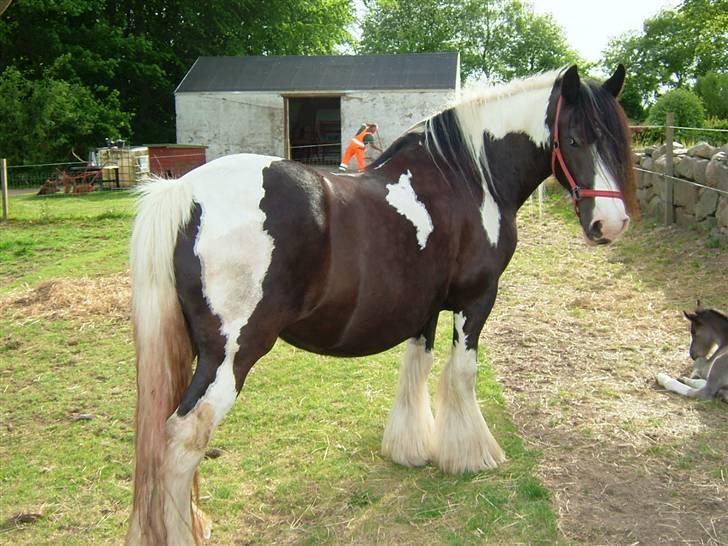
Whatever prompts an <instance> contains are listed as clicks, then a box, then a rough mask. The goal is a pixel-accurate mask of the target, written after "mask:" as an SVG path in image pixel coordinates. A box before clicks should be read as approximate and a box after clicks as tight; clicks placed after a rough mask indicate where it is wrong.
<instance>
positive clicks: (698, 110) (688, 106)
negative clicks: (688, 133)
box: [647, 88, 705, 127]
mask: <svg viewBox="0 0 728 546" xmlns="http://www.w3.org/2000/svg"><path fill="white" fill-rule="evenodd" d="M668 112H674V113H675V125H678V126H681V127H702V126H703V121H704V120H705V110H704V109H703V103H702V102H700V97H698V96H697V95H696V94H695V93H693V92H692V91H688V90H687V89H682V88H679V89H673V90H672V91H668V92H667V93H665V94H664V95H662V96H661V97H660V98H659V99H657V101H656V102H655V104H653V105H652V107H651V108H650V112H649V114H648V115H647V123H648V124H649V125H665V116H666V115H667V113H668Z"/></svg>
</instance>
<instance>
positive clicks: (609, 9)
mask: <svg viewBox="0 0 728 546" xmlns="http://www.w3.org/2000/svg"><path fill="white" fill-rule="evenodd" d="M531 4H532V5H533V8H534V11H535V12H536V13H542V14H547V13H549V14H551V15H552V16H553V18H554V20H555V21H556V22H557V23H558V24H559V25H560V26H561V27H562V28H563V29H564V31H565V33H566V39H567V41H568V43H569V45H570V46H571V47H572V48H573V49H575V50H576V51H577V52H578V53H580V54H581V56H582V57H584V58H585V59H586V60H588V61H593V62H596V61H598V60H600V58H601V53H602V51H603V50H604V48H606V47H607V43H608V42H609V40H610V39H611V38H614V37H617V36H619V35H621V34H623V33H624V32H627V31H629V30H636V31H641V30H642V22H643V21H644V20H645V19H647V18H649V17H652V16H654V15H657V13H659V12H660V10H661V9H663V8H671V7H676V6H677V5H678V4H680V2H679V1H678V0H607V1H594V0H531Z"/></svg>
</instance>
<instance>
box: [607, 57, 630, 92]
mask: <svg viewBox="0 0 728 546" xmlns="http://www.w3.org/2000/svg"><path fill="white" fill-rule="evenodd" d="M626 73H627V71H626V70H625V68H624V65H623V64H621V63H620V64H619V65H618V66H617V70H615V71H614V74H612V77H611V78H609V79H608V80H607V81H605V82H604V83H603V84H602V87H603V88H604V89H606V90H607V91H609V92H610V93H611V94H612V96H613V97H614V98H615V99H616V98H617V97H618V96H619V95H620V93H622V89H623V88H624V77H625V75H626Z"/></svg>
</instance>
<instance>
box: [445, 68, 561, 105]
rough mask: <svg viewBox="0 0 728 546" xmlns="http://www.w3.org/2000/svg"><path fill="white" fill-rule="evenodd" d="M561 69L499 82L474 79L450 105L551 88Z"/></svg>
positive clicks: (486, 100) (483, 101)
mask: <svg viewBox="0 0 728 546" xmlns="http://www.w3.org/2000/svg"><path fill="white" fill-rule="evenodd" d="M563 70H564V69H563V68H559V69H557V70H549V71H548V72H541V73H539V74H535V75H533V76H527V77H525V78H520V79H516V80H511V81H509V82H505V83H500V84H493V83H491V82H487V81H483V80H476V81H474V82H472V83H468V84H466V86H465V87H464V88H463V91H462V96H461V97H460V99H459V100H458V101H457V102H455V103H454V104H453V105H452V106H459V105H461V104H464V103H467V102H470V101H476V102H478V103H486V102H493V101H498V100H501V99H504V98H508V97H512V96H514V95H518V94H521V93H526V92H528V91H536V90H539V89H544V88H551V87H553V85H554V82H555V81H556V79H557V78H558V77H559V76H560V75H561V73H562V72H563Z"/></svg>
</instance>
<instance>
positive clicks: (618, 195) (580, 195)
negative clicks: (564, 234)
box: [551, 96, 624, 214]
mask: <svg viewBox="0 0 728 546" xmlns="http://www.w3.org/2000/svg"><path fill="white" fill-rule="evenodd" d="M563 100H564V97H562V96H561V97H559V102H557V103H556V118H555V119H554V131H553V151H552V152H551V172H552V173H553V175H554V177H556V162H557V161H558V162H559V165H561V170H562V171H563V173H564V176H565V177H566V181H567V182H568V183H569V187H570V188H571V199H572V200H573V201H574V210H575V211H576V213H577V214H578V213H579V201H581V200H582V199H584V198H585V197H612V198H614V199H622V200H623V201H624V196H623V195H622V192H621V191H612V190H593V189H591V188H582V187H580V186H579V185H578V184H577V183H576V181H575V180H574V177H573V176H572V175H571V171H570V170H569V167H567V166H566V161H564V156H563V154H562V153H561V143H560V142H559V117H560V115H561V103H562V102H563Z"/></svg>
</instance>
